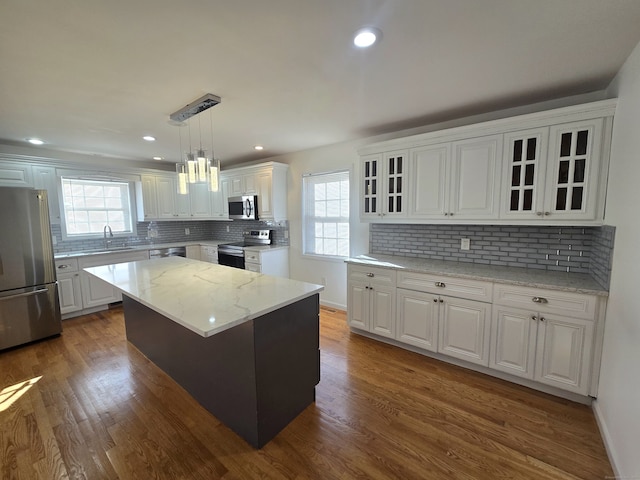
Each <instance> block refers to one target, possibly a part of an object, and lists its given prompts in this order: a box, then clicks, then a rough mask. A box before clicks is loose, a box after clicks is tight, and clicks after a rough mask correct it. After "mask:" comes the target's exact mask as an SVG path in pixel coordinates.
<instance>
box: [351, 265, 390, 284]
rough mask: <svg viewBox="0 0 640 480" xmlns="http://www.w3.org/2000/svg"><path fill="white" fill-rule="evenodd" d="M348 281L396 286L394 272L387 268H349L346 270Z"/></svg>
mask: <svg viewBox="0 0 640 480" xmlns="http://www.w3.org/2000/svg"><path fill="white" fill-rule="evenodd" d="M348 276H349V281H356V282H367V283H376V284H378V285H387V286H390V287H395V286H396V271H395V270H391V269H388V268H377V267H361V266H357V267H354V266H351V265H349V268H348Z"/></svg>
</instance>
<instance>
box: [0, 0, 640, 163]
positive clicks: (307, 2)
mask: <svg viewBox="0 0 640 480" xmlns="http://www.w3.org/2000/svg"><path fill="white" fill-rule="evenodd" d="M363 25H375V26H377V27H378V28H379V29H380V30H382V32H383V39H382V42H381V43H380V44H379V45H377V46H375V47H373V48H372V49H369V50H356V49H355V47H352V43H351V41H352V35H353V33H354V32H355V31H356V30H357V29H358V28H359V27H361V26H363ZM639 25H640V1H639V0H268V1H267V0H182V1H177V0H64V1H63V0H3V1H2V2H0V142H3V143H7V144H16V143H17V144H23V142H24V139H25V138H27V137H40V138H42V139H44V140H45V141H46V142H47V145H46V147H47V148H50V149H55V150H64V151H72V152H80V153H89V154H96V155H104V156H116V157H122V158H126V159H131V160H149V159H150V158H151V157H152V156H154V155H160V156H162V157H165V158H166V159H167V160H168V161H176V160H177V159H178V156H179V152H180V148H179V133H180V132H181V133H182V140H183V144H187V143H188V140H187V136H188V130H189V129H188V128H179V127H175V126H172V125H170V124H169V123H168V120H169V114H171V113H172V112H174V111H176V110H178V109H180V108H181V107H183V106H185V105H186V104H188V103H190V102H192V101H193V100H195V99H196V98H198V97H200V96H202V95H203V94H205V93H213V94H216V95H219V96H220V97H222V103H221V104H220V105H217V106H216V107H213V108H212V109H211V110H210V113H211V117H212V118H213V125H214V140H215V150H216V156H217V157H219V158H221V159H222V161H223V164H224V162H229V163H234V162H235V163H237V162H242V161H247V160H255V159H258V158H261V157H263V158H265V157H270V156H274V155H278V154H281V153H287V152H292V151H299V150H304V149H308V148H312V147H317V146H321V145H326V144H331V143H336V142H340V141H345V140H350V139H353V138H358V137H362V136H368V135H373V134H378V133H384V132H389V131H396V130H399V129H403V128H411V127H416V126H420V125H425V124H429V123H432V122H436V121H445V120H450V119H453V118H459V117H463V116H467V115H472V114H478V113H483V112H488V111H492V110H497V109H502V108H508V107H512V106H518V105H524V104H528V103H534V102H539V101H544V100H550V99H555V98H559V97H564V96H569V95H576V94H582V93H587V92H593V91H597V90H602V89H604V88H606V87H607V85H608V84H609V82H610V81H611V79H612V78H613V76H614V75H615V73H616V72H617V71H618V69H619V68H620V67H621V65H622V64H623V62H624V60H625V59H626V58H627V56H628V55H629V54H630V53H631V51H632V49H633V47H634V46H635V45H636V44H637V43H638V42H639V41H640V28H639V27H638V26H639ZM198 117H202V119H201V122H202V129H203V132H204V134H205V135H204V138H203V144H204V146H205V147H207V146H208V145H209V144H210V136H211V135H210V127H209V121H210V115H209V112H205V113H204V114H201V115H199V116H196V117H193V119H192V120H191V129H192V135H193V139H194V143H197V140H198V134H197V132H198ZM145 134H150V135H154V136H156V137H157V139H158V140H157V141H156V142H155V143H153V144H151V143H148V142H145V141H143V140H142V139H141V137H142V136H143V135H145ZM255 144H264V145H265V147H266V150H265V151H264V152H263V153H256V152H254V151H253V146H254V145H255Z"/></svg>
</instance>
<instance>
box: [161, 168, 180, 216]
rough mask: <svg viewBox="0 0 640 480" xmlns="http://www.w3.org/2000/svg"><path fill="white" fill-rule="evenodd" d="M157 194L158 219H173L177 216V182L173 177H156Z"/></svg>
mask: <svg viewBox="0 0 640 480" xmlns="http://www.w3.org/2000/svg"><path fill="white" fill-rule="evenodd" d="M156 193H157V195H156V196H157V198H158V212H157V213H158V218H162V219H173V218H175V217H176V216H177V212H176V197H177V196H178V193H177V185H176V180H175V179H174V178H172V177H156Z"/></svg>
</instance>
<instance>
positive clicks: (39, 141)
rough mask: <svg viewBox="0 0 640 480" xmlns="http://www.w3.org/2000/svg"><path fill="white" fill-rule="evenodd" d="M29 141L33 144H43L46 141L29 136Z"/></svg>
mask: <svg viewBox="0 0 640 480" xmlns="http://www.w3.org/2000/svg"><path fill="white" fill-rule="evenodd" d="M27 142H29V143H30V144H32V145H43V144H44V142H43V141H42V140H40V139H39V138H27Z"/></svg>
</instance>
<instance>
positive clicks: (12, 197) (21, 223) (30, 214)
mask: <svg viewBox="0 0 640 480" xmlns="http://www.w3.org/2000/svg"><path fill="white" fill-rule="evenodd" d="M61 331H62V322H61V317H60V304H59V302H58V286H57V283H56V272H55V263H54V260H53V246H52V243H51V228H50V225H49V209H48V206H47V192H46V190H34V189H31V188H17V187H0V350H3V349H6V348H9V347H14V346H16V345H21V344H23V343H27V342H31V341H33V340H39V339H41V338H46V337H49V336H52V335H57V334H59V333H60V332H61Z"/></svg>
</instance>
